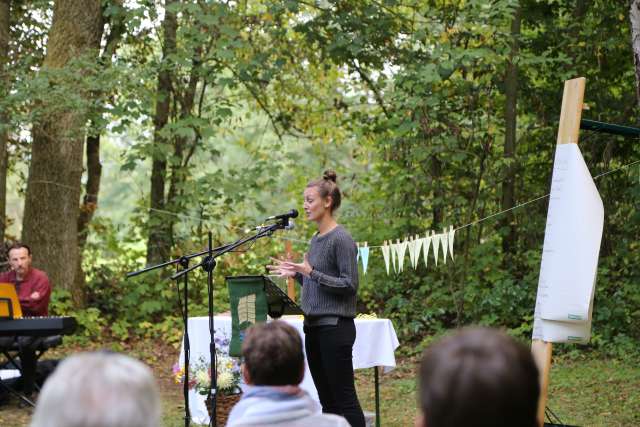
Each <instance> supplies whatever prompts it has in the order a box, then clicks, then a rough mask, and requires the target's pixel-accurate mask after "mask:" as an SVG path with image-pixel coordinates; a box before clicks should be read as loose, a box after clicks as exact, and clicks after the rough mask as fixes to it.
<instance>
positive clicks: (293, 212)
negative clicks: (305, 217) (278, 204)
mask: <svg viewBox="0 0 640 427" xmlns="http://www.w3.org/2000/svg"><path fill="white" fill-rule="evenodd" d="M297 217H298V211H297V210H295V209H291V210H290V211H289V212H287V213H283V214H280V215H273V216H270V217H268V218H267V219H265V221H271V220H272V219H289V218H297Z"/></svg>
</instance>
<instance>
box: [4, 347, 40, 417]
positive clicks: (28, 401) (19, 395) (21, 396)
mask: <svg viewBox="0 0 640 427" xmlns="http://www.w3.org/2000/svg"><path fill="white" fill-rule="evenodd" d="M16 338H17V337H16ZM14 343H15V344H17V341H14ZM10 351H11V350H9V349H7V348H2V349H0V352H1V353H2V354H3V355H4V356H5V357H6V358H7V360H8V361H9V363H10V364H11V365H13V366H14V367H15V368H16V369H18V370H19V371H20V378H22V380H23V382H24V378H25V376H24V370H23V368H22V360H20V364H19V365H18V363H17V362H16V360H15V358H14V357H13V356H11V353H10ZM18 351H19V352H20V353H23V351H22V349H21V348H20V346H19V350H18ZM34 353H35V350H34ZM34 357H35V360H36V366H37V363H38V362H37V361H38V358H39V355H36V356H34ZM33 375H34V376H35V372H34V373H33ZM34 386H35V385H34ZM0 388H2V389H3V390H5V391H7V392H9V393H10V394H12V395H14V396H15V397H17V398H18V399H20V400H22V401H23V402H24V403H26V404H27V405H28V406H30V407H32V408H34V407H35V406H36V404H35V403H34V402H33V401H32V400H31V399H29V398H28V397H27V396H25V395H24V394H22V393H20V392H18V391H17V390H15V389H13V388H12V387H9V386H8V385H7V384H5V383H4V381H2V380H0Z"/></svg>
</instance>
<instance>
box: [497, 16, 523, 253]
mask: <svg viewBox="0 0 640 427" xmlns="http://www.w3.org/2000/svg"><path fill="white" fill-rule="evenodd" d="M521 16H522V14H521V11H520V7H518V9H516V11H515V14H514V16H513V21H511V49H510V52H509V62H508V63H507V72H506V75H505V109H504V121H505V134H504V159H505V160H507V161H508V162H509V163H508V165H507V167H506V171H505V175H504V181H502V210H506V209H510V208H512V207H513V206H514V205H515V201H516V198H515V186H516V165H515V161H516V127H517V119H518V112H517V104H518V65H517V64H516V58H517V57H518V51H519V48H520V43H519V38H520V21H521ZM514 221H515V219H514V215H513V211H509V212H506V214H505V216H504V220H503V221H502V228H506V229H507V230H506V233H505V234H504V235H503V238H502V253H503V255H504V256H505V259H506V258H508V257H509V254H511V252H512V251H513V250H514V247H515V244H516V238H517V237H516V227H515V223H514Z"/></svg>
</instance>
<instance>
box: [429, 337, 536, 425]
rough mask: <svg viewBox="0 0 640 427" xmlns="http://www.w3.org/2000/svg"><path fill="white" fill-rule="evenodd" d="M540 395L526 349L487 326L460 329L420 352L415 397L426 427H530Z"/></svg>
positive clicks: (529, 355)
mask: <svg viewBox="0 0 640 427" xmlns="http://www.w3.org/2000/svg"><path fill="white" fill-rule="evenodd" d="M539 394H540V386H539V383H538V369H537V368H536V365H535V362H534V361H533V356H532V355H531V351H530V350H529V349H528V348H526V347H525V346H523V345H521V344H519V343H517V342H516V341H514V340H513V339H512V338H510V337H509V336H507V335H505V334H504V333H501V332H498V331H495V330H492V329H487V328H471V329H463V330H462V331H461V332H459V333H457V334H455V335H452V336H449V337H447V338H444V339H443V340H441V341H439V342H438V343H436V344H434V345H432V346H431V347H429V348H427V349H426V350H425V352H424V354H423V356H422V362H421V366H420V391H419V395H420V397H419V399H420V407H421V409H422V412H423V415H424V419H425V424H426V425H427V426H429V427H462V426H464V427H506V426H521V427H534V426H536V425H537V422H536V415H537V407H538V397H539Z"/></svg>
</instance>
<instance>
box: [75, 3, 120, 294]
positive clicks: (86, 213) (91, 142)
mask: <svg viewBox="0 0 640 427" xmlns="http://www.w3.org/2000/svg"><path fill="white" fill-rule="evenodd" d="M112 2H113V3H112V4H117V5H118V6H120V7H122V2H121V1H120V0H117V1H114V0H112ZM107 24H109V25H108V26H109V27H110V31H109V34H108V36H107V42H106V45H105V48H104V50H103V51H102V54H101V55H100V65H101V66H103V67H109V66H110V62H111V60H112V57H113V55H115V53H116V49H117V48H118V45H119V44H120V41H121V40H122V35H123V34H124V31H125V26H124V14H122V13H120V14H118V15H116V16H115V17H113V20H112V21H111V22H106V21H105V22H104V25H103V27H102V32H101V33H100V39H102V34H103V32H104V28H105V27H106V26H107ZM94 96H95V97H96V98H100V97H101V96H103V93H99V92H97V93H94ZM103 107H104V106H103V105H102V104H101V105H99V107H98V108H99V109H102V108H103ZM101 114H102V113H101ZM90 129H91V131H92V133H90V134H89V135H87V141H86V144H87V148H86V158H87V183H86V184H85V189H84V197H83V200H82V204H81V205H80V214H79V215H78V253H79V256H78V267H77V269H76V278H75V285H74V286H75V289H77V290H78V291H77V292H76V296H77V299H76V301H75V302H76V303H77V304H78V305H80V306H84V305H85V302H86V298H85V294H86V293H85V288H86V281H85V273H84V269H83V268H82V259H83V256H84V255H83V252H84V247H85V245H86V243H87V237H88V235H89V224H90V223H91V220H92V219H93V216H94V214H95V212H96V210H97V209H98V193H99V192H100V180H101V178H102V164H101V163H100V137H101V132H102V131H103V129H99V128H98V126H97V123H96V121H95V120H94V121H93V122H92V123H91V126H90Z"/></svg>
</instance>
